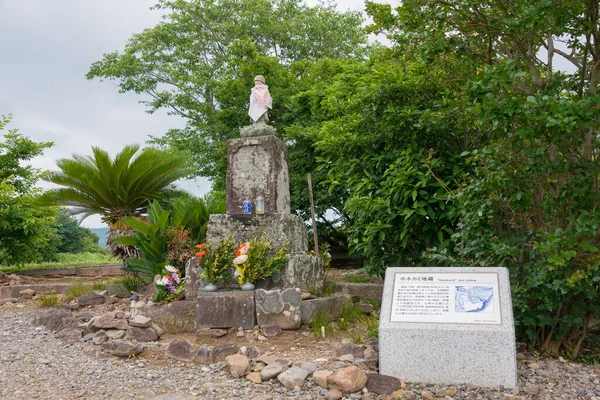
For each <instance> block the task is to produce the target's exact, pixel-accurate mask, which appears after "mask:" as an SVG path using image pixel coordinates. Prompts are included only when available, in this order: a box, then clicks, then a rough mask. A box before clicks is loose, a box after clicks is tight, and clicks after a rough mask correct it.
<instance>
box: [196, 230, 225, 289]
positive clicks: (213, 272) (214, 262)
mask: <svg viewBox="0 0 600 400" xmlns="http://www.w3.org/2000/svg"><path fill="white" fill-rule="evenodd" d="M196 247H197V248H198V249H199V250H200V251H198V253H196V256H197V257H199V258H200V260H199V262H198V264H199V265H200V267H201V268H202V273H201V274H200V276H201V277H202V279H204V280H205V281H206V283H207V285H206V286H205V288H204V290H205V291H215V290H216V289H217V287H216V286H215V285H214V284H215V283H217V282H222V281H226V280H227V279H229V277H230V276H231V275H230V273H229V267H230V266H231V256H232V255H233V254H234V250H235V244H234V243H233V240H232V238H231V235H229V237H228V238H227V239H225V240H221V241H220V242H219V243H218V244H217V245H216V246H215V247H213V246H211V245H210V244H204V243H203V244H199V245H197V246H196Z"/></svg>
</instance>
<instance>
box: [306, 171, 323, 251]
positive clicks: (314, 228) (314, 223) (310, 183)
mask: <svg viewBox="0 0 600 400" xmlns="http://www.w3.org/2000/svg"><path fill="white" fill-rule="evenodd" d="M306 177H307V178H308V198H309V199H310V215H311V216H312V227H313V240H314V242H315V255H316V256H318V255H320V254H319V239H318V238H317V221H316V220H315V202H314V201H313V193H312V180H311V179H310V172H309V173H308V174H306Z"/></svg>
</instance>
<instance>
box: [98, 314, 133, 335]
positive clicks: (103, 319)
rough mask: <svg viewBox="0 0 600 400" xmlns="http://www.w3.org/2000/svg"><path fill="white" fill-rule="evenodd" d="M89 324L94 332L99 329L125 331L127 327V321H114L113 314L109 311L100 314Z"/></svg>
mask: <svg viewBox="0 0 600 400" xmlns="http://www.w3.org/2000/svg"><path fill="white" fill-rule="evenodd" d="M90 321H93V322H92V323H91V328H92V329H93V330H95V331H97V330H99V329H122V330H125V329H127V328H128V327H129V324H128V323H127V320H124V319H116V318H115V312H114V311H109V312H107V313H104V314H102V315H101V316H99V317H97V318H93V319H92V320H90Z"/></svg>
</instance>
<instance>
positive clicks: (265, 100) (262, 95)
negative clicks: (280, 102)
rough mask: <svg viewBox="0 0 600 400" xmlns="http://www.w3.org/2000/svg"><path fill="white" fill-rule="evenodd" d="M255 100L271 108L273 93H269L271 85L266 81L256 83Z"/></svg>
mask: <svg viewBox="0 0 600 400" xmlns="http://www.w3.org/2000/svg"><path fill="white" fill-rule="evenodd" d="M253 92H254V100H256V102H257V103H259V104H262V105H265V106H267V107H269V108H271V105H272V101H273V100H271V95H270V94H269V87H268V86H267V85H265V84H264V83H256V84H255V85H254V91H253Z"/></svg>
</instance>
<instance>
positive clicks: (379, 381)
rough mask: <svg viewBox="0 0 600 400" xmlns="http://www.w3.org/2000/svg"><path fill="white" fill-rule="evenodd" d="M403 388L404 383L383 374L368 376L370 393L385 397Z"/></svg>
mask: <svg viewBox="0 0 600 400" xmlns="http://www.w3.org/2000/svg"><path fill="white" fill-rule="evenodd" d="M401 388H402V382H400V379H398V378H396V377H393V376H388V375H381V374H367V389H368V390H369V392H372V393H377V394H381V395H385V394H392V393H393V392H395V391H396V390H399V389H401ZM454 395H455V396H456V393H454ZM442 397H443V396H442Z"/></svg>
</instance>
